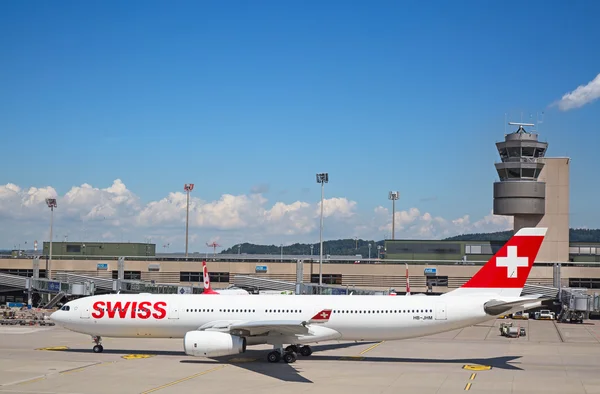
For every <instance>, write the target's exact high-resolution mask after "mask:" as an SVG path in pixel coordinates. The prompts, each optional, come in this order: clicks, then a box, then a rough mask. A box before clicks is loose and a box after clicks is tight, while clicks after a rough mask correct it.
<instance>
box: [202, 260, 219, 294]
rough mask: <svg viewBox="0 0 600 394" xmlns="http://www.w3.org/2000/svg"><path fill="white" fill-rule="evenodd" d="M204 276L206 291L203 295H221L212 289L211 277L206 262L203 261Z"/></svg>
mask: <svg viewBox="0 0 600 394" xmlns="http://www.w3.org/2000/svg"><path fill="white" fill-rule="evenodd" d="M202 276H203V278H204V291H203V292H202V294H219V293H217V292H216V291H214V290H213V289H212V288H211V287H210V276H209V275H208V268H207V267H206V260H203V261H202Z"/></svg>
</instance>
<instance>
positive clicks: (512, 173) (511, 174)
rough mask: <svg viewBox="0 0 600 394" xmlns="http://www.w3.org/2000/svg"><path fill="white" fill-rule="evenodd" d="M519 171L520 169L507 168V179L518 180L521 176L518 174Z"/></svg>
mask: <svg viewBox="0 0 600 394" xmlns="http://www.w3.org/2000/svg"><path fill="white" fill-rule="evenodd" d="M519 170H520V168H507V169H506V171H507V172H508V178H509V179H512V178H520V177H521V174H520V173H519V172H520V171H519Z"/></svg>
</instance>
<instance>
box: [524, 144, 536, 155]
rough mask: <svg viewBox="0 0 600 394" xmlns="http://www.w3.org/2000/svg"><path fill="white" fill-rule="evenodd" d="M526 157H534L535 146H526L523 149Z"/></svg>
mask: <svg viewBox="0 0 600 394" xmlns="http://www.w3.org/2000/svg"><path fill="white" fill-rule="evenodd" d="M521 150H522V152H523V156H524V157H533V155H534V153H535V148H534V147H533V146H524V147H522V148H521Z"/></svg>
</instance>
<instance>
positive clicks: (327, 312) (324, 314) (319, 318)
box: [308, 309, 331, 323]
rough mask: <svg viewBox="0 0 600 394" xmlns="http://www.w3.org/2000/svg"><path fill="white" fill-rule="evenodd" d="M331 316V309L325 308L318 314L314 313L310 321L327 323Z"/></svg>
mask: <svg viewBox="0 0 600 394" xmlns="http://www.w3.org/2000/svg"><path fill="white" fill-rule="evenodd" d="M330 316H331V309H323V310H322V311H320V312H319V313H317V314H316V315H314V316H313V317H312V318H311V319H310V320H309V321H308V322H309V323H327V322H328V321H329V317H330Z"/></svg>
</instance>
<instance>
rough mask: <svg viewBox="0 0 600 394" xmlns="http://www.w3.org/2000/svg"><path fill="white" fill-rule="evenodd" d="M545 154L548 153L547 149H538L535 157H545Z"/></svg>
mask: <svg viewBox="0 0 600 394" xmlns="http://www.w3.org/2000/svg"><path fill="white" fill-rule="evenodd" d="M544 153H546V149H545V148H536V149H535V157H544Z"/></svg>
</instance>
